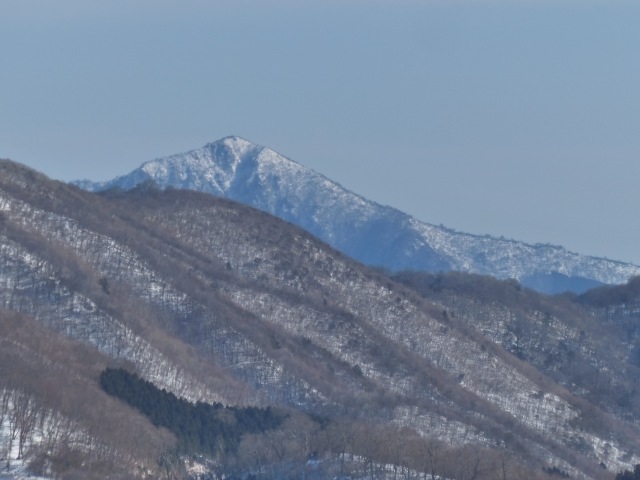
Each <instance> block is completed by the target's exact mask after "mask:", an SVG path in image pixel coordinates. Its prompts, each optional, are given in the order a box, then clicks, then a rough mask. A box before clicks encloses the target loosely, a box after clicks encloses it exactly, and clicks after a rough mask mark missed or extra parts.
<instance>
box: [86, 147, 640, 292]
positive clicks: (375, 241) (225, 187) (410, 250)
mask: <svg viewBox="0 0 640 480" xmlns="http://www.w3.org/2000/svg"><path fill="white" fill-rule="evenodd" d="M149 180H152V181H153V182H155V184H157V185H158V186H159V187H162V188H166V187H172V188H178V189H191V190H198V191H202V192H208V193H211V194H214V195H218V196H222V197H226V198H229V199H232V200H236V201H239V202H241V203H244V204H247V205H250V206H253V207H256V208H258V209H261V210H264V211H266V212H269V213H272V214H274V215H276V216H278V217H280V218H283V219H285V220H287V221H289V222H291V223H294V224H296V225H299V226H301V227H303V228H305V229H306V230H308V231H309V232H311V233H313V234H314V235H316V236H317V237H319V238H321V239H322V240H324V241H326V242H327V243H329V244H330V245H332V246H333V247H335V248H337V249H338V250H340V251H342V252H343V253H345V254H346V255H349V256H351V257H353V258H356V259H357V260H359V261H361V262H363V263H365V264H368V265H373V266H383V267H386V268H388V269H391V270H404V269H414V270H427V271H448V270H456V271H463V272H473V273H480V274H487V275H493V276H495V277H498V278H514V279H517V280H519V281H520V282H522V283H523V284H525V285H527V286H531V287H532V288H536V289H538V290H540V291H546V292H551V293H554V292H557V291H563V290H574V291H583V290H585V289H587V288H590V287H593V286H596V285H598V284H600V283H607V284H615V283H624V282H625V281H626V280H627V279H628V278H629V277H630V276H633V275H638V274H640V267H638V266H635V265H631V264H627V263H622V262H616V261H612V260H608V259H603V258H595V257H588V256H584V255H579V254H577V253H572V252H569V251H567V250H565V249H564V248H562V247H558V246H552V245H529V244H526V243H523V242H517V241H512V240H506V239H504V238H496V237H491V236H476V235H471V234H467V233H461V232H456V231H453V230H451V229H447V228H444V227H441V226H434V225H430V224H427V223H423V222H420V221H419V220H417V219H415V218H413V217H411V216H409V215H407V214H405V213H403V212H401V211H399V210H396V209H393V208H390V207H387V206H382V205H379V204H377V203H375V202H373V201H370V200H367V199H365V198H363V197H361V196H359V195H357V194H355V193H353V192H350V191H349V190H347V189H345V188H344V187H342V186H341V185H339V184H337V183H336V182H333V181H331V180H329V179H328V178H326V177H324V176H322V175H320V174H319V173H317V172H315V171H313V170H311V169H308V168H305V167H303V166H302V165H300V164H298V163H296V162H294V161H292V160H290V159H288V158H286V157H283V156H282V155H279V154H278V153H276V152H275V151H273V150H271V149H269V148H266V147H262V146H258V145H255V144H252V143H250V142H248V141H247V140H244V139H242V138H239V137H227V138H223V139H222V140H219V141H217V142H214V143H210V144H208V145H205V146H204V147H202V148H200V149H197V150H192V151H190V152H186V153H182V154H178V155H172V156H170V157H166V158H162V159H157V160H153V161H151V162H147V163H145V164H144V165H142V166H141V167H140V168H138V169H136V170H134V171H133V172H131V173H129V174H127V175H124V176H121V177H118V178H116V179H114V180H111V181H108V182H103V183H92V182H90V181H80V182H76V184H77V185H79V186H81V187H83V188H85V189H88V190H92V191H100V190H105V189H109V188H113V187H118V188H122V189H130V188H133V187H135V186H136V185H138V184H140V183H142V182H145V181H149Z"/></svg>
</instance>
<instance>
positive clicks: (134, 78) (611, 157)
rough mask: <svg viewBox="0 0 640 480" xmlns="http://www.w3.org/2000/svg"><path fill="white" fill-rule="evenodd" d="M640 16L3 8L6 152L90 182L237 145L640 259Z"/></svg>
mask: <svg viewBox="0 0 640 480" xmlns="http://www.w3.org/2000/svg"><path fill="white" fill-rule="evenodd" d="M639 20H640V5H639V4H637V3H635V4H634V3H632V2H622V1H620V2H596V1H594V2H586V3H579V2H573V1H560V2H554V3H551V2H536V3H534V2H528V1H518V2H513V1H512V2H507V1H499V0H496V1H492V2H482V3H480V4H477V3H475V2H474V4H472V3H471V2H470V1H458V2H453V3H445V2H436V1H433V2H412V1H404V2H387V1H378V2H374V3H364V2H360V1H351V2H349V1H347V2H305V3H304V4H300V3H294V2H287V1H275V0H268V1H264V2H253V1H236V2H230V1H218V2H202V1H198V0H189V1H186V2H180V3H177V2H176V3H174V2H169V1H162V2H153V3H152V2H149V1H147V0H143V1H139V2H124V1H120V0H118V1H102V0H100V1H96V2H92V4H91V5H85V4H84V3H83V2H79V1H67V0H63V1H61V2H56V3H55V5H54V4H50V3H49V2H46V1H44V0H36V1H31V0H26V1H17V0H7V1H4V2H2V3H1V4H0V40H1V41H2V44H3V45H5V49H4V50H5V51H4V52H3V53H4V55H3V58H2V62H3V63H2V65H3V78H2V80H1V81H0V82H1V83H0V84H1V85H2V86H3V88H2V93H0V107H1V108H2V112H3V115H2V120H0V157H5V158H10V159H12V160H15V161H18V162H20V163H24V164H26V165H28V166H30V167H33V168H35V169H37V170H40V171H42V172H43V173H45V174H47V175H49V176H50V177H52V178H56V179H60V180H64V181H70V180H75V179H82V178H88V179H91V180H106V179H110V178H112V177H115V176H117V175H122V174H125V173H128V172H129V171H131V170H133V169H135V168H137V167H138V166H140V164H142V163H143V162H146V161H149V160H153V159H154V158H159V157H163V156H168V155H171V154H175V153H181V152H184V151H187V150H192V149H195V148H199V147H201V146H203V145H204V144H206V143H209V142H212V141H215V140H218V139H220V138H222V137H224V136H227V135H238V136H241V137H243V138H246V139H247V140H249V141H252V142H255V143H258V144H260V145H264V146H267V147H270V148H272V149H274V150H276V151H278V152H279V153H281V154H283V155H285V156H287V157H289V158H291V159H293V160H295V161H296V162H298V163H301V164H303V165H305V166H307V167H309V168H312V169H314V170H316V171H317V172H319V173H321V174H323V175H325V176H327V177H329V178H330V179H332V180H335V181H337V182H339V183H341V184H342V185H343V186H344V187H345V188H347V189H349V190H352V191H354V192H356V193H359V194H361V195H363V196H365V197H367V198H369V199H371V200H374V201H376V202H378V203H382V204H387V205H390V206H393V207H395V208H398V209H400V210H403V211H405V212H407V213H409V214H411V215H413V216H415V217H416V218H418V219H419V220H422V221H425V222H428V223H433V224H443V225H445V226H447V227H450V228H453V229H456V230H459V231H464V232H468V233H474V234H491V235H494V236H505V237H507V238H513V239H516V240H521V241H525V242H527V243H538V242H541V243H552V244H558V245H562V246H563V247H565V248H567V249H569V250H572V251H576V252H579V253H583V254H587V255H594V256H601V257H608V258H612V259H616V260H621V261H629V262H633V263H635V264H640V251H638V248H637V247H636V245H639V244H640V225H639V224H638V223H637V222H635V221H634V220H635V217H634V212H633V210H632V209H633V208H634V206H635V204H636V197H637V195H638V194H637V193H636V192H637V188H636V179H637V178H638V177H639V174H640V162H638V157H639V155H638V154H639V153H640V137H639V136H638V134H637V132H638V131H640V89H639V88H638V85H640V52H639V51H638V48H637V45H639V44H640V31H639V30H638V29H637V25H638V24H639V23H640V22H639Z"/></svg>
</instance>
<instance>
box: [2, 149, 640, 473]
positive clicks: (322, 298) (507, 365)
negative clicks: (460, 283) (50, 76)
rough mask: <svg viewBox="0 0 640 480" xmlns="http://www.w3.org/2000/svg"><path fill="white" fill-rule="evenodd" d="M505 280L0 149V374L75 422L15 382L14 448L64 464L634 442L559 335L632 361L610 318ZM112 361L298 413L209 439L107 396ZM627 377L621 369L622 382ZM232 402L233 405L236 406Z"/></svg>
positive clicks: (50, 468)
mask: <svg viewBox="0 0 640 480" xmlns="http://www.w3.org/2000/svg"><path fill="white" fill-rule="evenodd" d="M463 278H470V277H464V276H463ZM398 280H401V281H402V282H404V283H406V285H404V284H403V283H402V282H400V281H398ZM494 281H495V280H494ZM481 283H482V282H481ZM486 285H489V286H491V285H492V284H490V283H488V284H486ZM500 285H502V284H500ZM504 285H506V287H505V288H506V293H505V296H504V298H502V297H498V296H495V295H494V294H493V293H491V292H483V291H482V288H480V289H479V290H477V291H469V292H465V293H464V295H462V294H457V295H458V296H457V297H456V300H455V301H452V300H451V299H450V298H446V297H445V296H444V295H443V294H442V292H443V290H440V291H437V289H435V290H434V289H433V288H432V289H431V291H428V289H427V290H425V289H422V290H421V289H420V288H419V284H418V283H417V282H413V283H411V282H408V281H407V280H406V279H404V278H399V279H397V280H394V279H391V278H389V277H388V276H386V275H385V274H383V273H381V272H379V271H375V270H371V269H369V268H367V267H365V266H363V265H361V264H359V263H357V262H355V261H353V260H351V259H349V258H347V257H345V256H344V255H342V254H340V253H338V252H337V251H336V250H334V249H332V248H331V247H329V246H328V245H326V244H324V243H322V242H321V241H319V240H317V239H316V238H314V237H313V236H311V235H310V234H309V233H307V232H305V231H304V230H301V229H299V228H297V227H295V226H293V225H291V224H289V223H286V222H283V221H282V220H280V219H278V218H276V217H273V216H271V215H270V214H267V213H264V212H262V211H259V210H255V209H252V208H249V207H247V206H244V205H241V204H239V203H235V202H232V201H229V200H224V199H221V198H215V197H213V196H211V195H206V194H202V193H197V192H189V191H178V190H166V191H160V190H156V189H154V188H149V187H148V186H147V187H144V188H138V189H134V190H132V191H130V192H123V191H117V190H112V191H109V192H105V193H103V194H101V195H96V194H92V193H88V192H85V191H82V190H80V189H77V188H75V187H73V186H70V185H66V184H63V183H59V182H54V181H51V180H49V179H47V178H46V177H44V176H43V175H41V174H39V173H37V172H34V171H32V170H30V169H28V168H26V167H23V166H20V165H17V164H15V163H12V162H9V161H3V162H1V163H0V307H1V308H2V309H3V310H1V311H0V322H1V324H0V325H1V326H2V328H1V329H0V335H1V336H0V355H2V356H3V358H7V359H9V358H11V360H7V361H6V362H5V361H3V363H2V364H1V365H2V368H4V369H7V365H14V364H15V365H17V367H16V368H19V369H21V371H24V372H25V373H24V374H17V375H9V376H5V375H2V376H0V394H3V395H6V398H14V397H11V395H23V394H25V393H26V394H29V395H31V397H29V398H33V403H28V402H27V405H33V406H34V408H33V409H27V410H28V411H31V410H34V411H36V412H43V411H47V412H50V413H48V416H46V417H45V416H42V415H41V416H40V417H37V418H40V419H44V418H47V419H53V418H60V419H61V422H63V423H62V425H63V426H62V427H60V429H59V430H60V432H61V433H60V435H61V436H63V437H64V435H66V438H73V439H74V443H69V442H70V441H67V442H66V443H65V442H64V441H62V440H58V439H59V438H60V437H59V436H54V437H53V438H54V440H52V442H53V443H52V444H51V445H48V444H44V443H43V442H44V439H45V438H46V437H45V435H43V433H42V432H43V431H45V430H47V428H48V427H49V425H51V424H52V421H51V420H41V421H40V423H38V425H39V426H38V428H31V429H30V428H24V429H21V428H18V427H16V428H15V435H13V436H12V435H11V431H12V430H11V427H10V425H11V424H15V425H17V423H15V422H14V423H10V421H9V419H10V418H19V415H18V414H17V413H16V412H18V411H19V410H18V408H17V407H18V405H19V402H18V401H14V400H8V401H7V402H6V403H5V404H4V406H2V405H0V406H2V409H1V410H2V412H4V413H3V414H4V416H0V420H1V422H0V424H1V428H0V447H1V449H0V456H2V458H4V459H8V460H9V461H10V463H13V464H14V465H18V464H19V465H22V466H23V468H26V467H27V466H28V467H29V468H30V469H31V471H33V472H35V473H37V474H39V475H43V476H55V475H58V476H61V477H65V476H67V478H74V477H72V475H85V477H86V476H88V475H89V474H91V473H93V474H95V475H96V478H104V475H106V473H105V472H109V474H110V475H112V476H114V477H113V478H117V476H118V475H121V476H122V478H130V477H140V478H144V477H145V476H150V477H152V478H158V477H165V478H173V477H172V475H173V476H178V477H182V478H188V477H189V475H191V476H194V475H195V474H196V472H201V473H202V472H205V471H208V472H210V473H211V474H212V475H213V474H216V475H227V476H229V475H232V474H233V475H243V474H245V475H246V474H248V473H252V474H254V475H258V476H262V478H287V477H295V478H301V477H302V476H303V475H311V473H313V474H314V475H316V477H317V478H335V477H336V476H341V475H342V476H345V475H348V476H350V477H351V478H362V477H365V476H366V477H367V478H371V477H374V478H385V476H384V475H385V474H388V475H391V473H390V472H394V471H395V472H396V475H397V474H400V473H399V472H401V471H402V472H403V473H404V474H405V476H408V475H418V474H421V475H422V474H424V475H427V474H430V475H434V476H436V475H440V476H443V477H446V478H449V479H455V480H470V479H472V478H475V479H480V478H536V476H539V477H541V478H543V477H544V476H545V475H546V474H545V472H551V473H553V472H566V473H567V474H569V475H571V476H572V478H593V479H596V478H598V479H599V478H612V477H613V472H616V471H619V470H621V469H623V468H631V467H632V466H633V465H634V464H635V463H640V458H639V457H638V454H637V452H639V451H640V432H639V430H638V426H637V418H638V416H637V414H636V411H635V408H632V407H630V406H629V405H627V406H625V405H624V402H620V401H619V400H618V398H617V397H615V396H607V395H602V394H599V393H598V392H596V391H593V389H590V388H589V387H590V385H589V383H588V381H587V380H586V377H585V378H582V377H581V376H580V375H581V373H582V371H581V370H579V369H577V370H574V369H571V368H565V364H564V362H563V360H562V358H561V355H563V354H564V353H563V352H564V350H563V347H562V345H561V341H564V342H565V343H568V344H569V348H571V349H573V350H575V353H574V357H573V358H574V359H575V362H576V365H577V364H578V362H581V363H582V362H583V363H584V365H585V367H584V368H592V367H593V368H603V369H605V368H606V369H611V370H613V369H615V368H619V367H620V366H621V365H626V363H625V362H626V359H625V357H624V354H623V353H619V354H618V353H617V354H616V355H610V351H606V349H605V348H604V347H603V348H600V347H599V345H597V342H605V341H607V339H609V338H611V339H613V338H614V337H615V336H614V335H611V336H609V337H606V336H604V337H603V336H600V333H601V332H600V330H599V323H598V322H599V318H598V317H597V316H595V314H594V315H592V316H591V317H590V316H589V315H588V314H587V313H585V312H590V310H587V309H585V307H584V306H582V305H581V304H579V303H576V302H573V303H570V304H569V305H568V306H566V305H565V303H554V302H568V301H569V300H567V299H562V300H554V299H552V298H550V297H542V296H537V297H535V298H534V300H530V299H529V297H528V296H527V295H529V294H528V293H527V292H526V291H525V292H524V293H523V292H522V291H521V290H518V289H517V288H516V287H515V286H513V284H511V283H506V284H504ZM483 288H484V287H483ZM509 288H514V291H513V292H511V291H510V290H509ZM523 302H524V303H523ZM526 302H529V303H526ZM531 302H533V306H532V305H530V303H531ZM535 302H539V304H540V305H538V304H536V303H535ZM545 302H549V306H548V309H547V310H548V313H549V315H550V317H549V319H545V318H546V317H544V314H545V313H546V312H547V310H544V309H543V307H544V308H547V307H546V306H545V305H546V304H545ZM473 305H477V306H478V309H477V312H476V309H475V308H474V307H473ZM489 307H490V308H489ZM571 309H575V310H576V312H579V313H576V314H575V316H572V315H569V314H566V315H565V313H564V312H565V310H567V311H568V310H571ZM538 310H540V313H537V312H538ZM520 312H524V314H523V315H524V317H523V320H522V322H521V323H522V324H523V325H522V326H521V327H518V328H525V330H526V328H527V327H526V325H525V324H526V322H529V321H530V320H531V319H538V318H539V317H540V316H541V315H542V316H541V317H540V318H541V320H540V321H539V322H537V323H535V325H534V326H535V329H536V330H535V332H536V333H535V335H534V336H533V338H534V339H535V342H533V343H527V341H528V340H529V336H528V335H527V334H526V332H525V333H524V334H522V335H521V336H520V337H518V336H517V335H515V333H513V330H514V329H515V327H512V325H511V323H510V319H511V318H515V317H518V315H520ZM518 318H519V317H518ZM17 324H20V325H22V326H24V328H27V327H28V328H29V332H31V333H29V334H28V335H27V334H22V333H20V330H19V329H17V327H16V325H17ZM21 328H23V327H21ZM514 336H515V337H516V338H517V339H518V340H517V341H516V342H515V343H514V342H511V341H509V339H511V338H512V337H514ZM580 339H582V340H580ZM552 340H553V341H552ZM579 340H580V341H579ZM554 342H555V343H554ZM571 342H573V343H571ZM58 344H59V345H60V346H59V347H58V346H57V345H58ZM514 345H516V347H517V348H516V347H514ZM610 347H611V348H614V347H615V348H617V347H616V346H614V345H610ZM547 357H549V358H550V359H551V360H550V361H549V362H547V361H546V359H547ZM14 358H15V359H18V358H20V359H21V360H19V362H18V360H15V361H14V360H13V359H14ZM14 362H15V363H14ZM106 367H124V368H125V369H126V370H128V371H130V372H132V373H135V374H137V375H139V377H140V378H141V379H144V380H145V381H149V382H152V383H153V384H154V385H156V386H157V387H158V388H159V389H165V390H166V391H167V392H171V393H172V394H174V395H175V396H177V397H179V398H184V399H186V400H189V401H192V402H196V401H200V402H207V403H210V404H214V403H216V402H220V403H221V404H224V405H227V406H237V407H243V406H257V407H266V406H271V407H273V408H277V409H280V410H279V411H280V412H283V413H282V415H283V418H285V419H286V420H284V421H283V423H282V425H280V426H278V427H277V428H275V429H272V430H268V431H264V432H255V433H251V434H245V435H243V436H242V439H241V440H240V442H239V444H238V445H237V446H236V447H234V448H233V449H223V448H221V449H220V451H219V452H218V453H217V454H215V455H213V456H212V454H211V453H209V454H208V455H209V456H208V457H207V458H205V459H204V460H203V457H202V456H198V455H195V454H194V452H192V451H190V450H188V449H186V448H185V447H184V445H182V446H181V444H180V441H181V440H180V439H181V438H182V437H181V436H180V435H174V434H172V433H171V432H168V431H166V430H164V429H162V428H159V427H158V426H153V424H152V422H151V421H150V420H149V418H148V417H146V416H145V415H144V414H143V410H136V409H135V408H132V407H130V406H127V405H125V403H123V402H121V401H118V400H116V399H115V398H114V397H108V396H106V395H105V393H104V392H103V391H102V390H100V388H99V378H100V373H101V372H102V371H103V370H104V368H106ZM30 369H31V370H30ZM9 370H11V371H12V372H13V371H14V370H13V367H9ZM35 371H37V372H38V375H36V374H35V373H31V372H35ZM603 371H605V372H608V371H609V370H603ZM48 372H65V374H64V375H63V376H64V377H65V378H66V377H68V378H69V379H71V380H69V381H73V382H76V384H77V385H84V386H85V387H84V390H83V392H82V394H83V395H84V396H83V397H82V398H83V405H93V406H95V408H96V409H99V411H100V413H101V415H102V416H103V417H102V418H101V422H102V423H103V424H105V425H108V429H107V430H108V431H103V430H101V429H100V428H97V427H96V426H95V425H94V424H93V423H92V419H91V414H90V412H91V411H89V412H86V413H82V412H83V410H82V409H80V408H74V407H73V402H72V400H66V399H65V398H66V397H65V395H67V396H68V395H69V392H74V391H77V389H78V388H80V387H79V386H72V387H69V388H67V387H66V386H65V385H66V384H65V383H64V382H63V381H61V380H60V381H58V380H57V379H58V378H59V377H58V376H56V375H59V376H60V375H62V374H59V373H48ZM627 380H628V372H626V373H620V374H618V373H617V372H616V373H615V375H614V376H613V377H612V380H611V382H613V383H612V384H614V385H619V384H622V383H623V382H626V381H627ZM3 392H4V393H3ZM7 392H8V393H7ZM71 396H72V397H74V398H75V396H74V395H71ZM85 397H86V399H85ZM15 398H17V397H15ZM30 401H31V400H30ZM631 403H633V402H631ZM36 405H37V408H36ZM40 405H43V406H42V407H40ZM102 405H105V406H104V407H103V406H102ZM84 408H86V407H84ZM203 408H204V407H203ZM221 415H222V414H221ZM230 415H231V414H227V415H226V416H225V415H222V417H221V418H222V419H223V420H224V419H226V420H224V421H225V422H227V423H228V425H231V426H232V424H233V422H232V420H231V419H230V417H229V416H230ZM154 418H155V417H154ZM130 419H131V420H130ZM64 422H67V423H64ZM229 422H231V423H229ZM67 424H69V425H73V428H71V426H69V427H66V426H65V425H67ZM25 425H26V424H25ZM229 428H231V427H229ZM20 432H22V436H23V440H22V443H23V445H22V450H21V451H18V450H17V449H16V447H15V445H16V443H15V438H18V437H20ZM66 432H82V434H73V435H72V434H70V433H66ZM154 432H155V433H154ZM63 433H64V435H63ZM131 436H134V437H135V438H138V439H139V440H138V441H139V442H140V443H141V445H139V446H138V447H139V448H138V449H130V448H129V447H128V446H127V445H128V443H127V442H128V441H129V439H130V438H131ZM11 438H13V440H10V439H11ZM147 439H149V440H147ZM98 445H99V446H100V448H97V447H96V446H98ZM176 445H177V446H176ZM194 459H195V460H198V462H200V465H197V468H196V466H194V464H193V462H194ZM310 460H313V461H310ZM92 462H99V469H98V466H96V464H95V463H92ZM11 468H15V467H11ZM123 469H126V470H127V472H126V473H122V470H123ZM394 469H395V470H394ZM10 471H12V470H10ZM74 472H76V473H74ZM77 472H81V473H77ZM95 472H100V473H95ZM385 472H386V473H385ZM101 475H102V477H101ZM194 478H195V477H194Z"/></svg>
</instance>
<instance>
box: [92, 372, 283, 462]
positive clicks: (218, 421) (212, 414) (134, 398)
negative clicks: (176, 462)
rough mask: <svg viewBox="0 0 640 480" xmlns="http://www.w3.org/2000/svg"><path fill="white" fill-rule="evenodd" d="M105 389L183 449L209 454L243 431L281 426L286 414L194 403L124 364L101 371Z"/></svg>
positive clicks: (230, 447)
mask: <svg viewBox="0 0 640 480" xmlns="http://www.w3.org/2000/svg"><path fill="white" fill-rule="evenodd" d="M100 386H101V387H102V389H103V390H104V391H105V392H106V393H108V394H109V395H112V396H114V397H117V398H119V399H121V400H123V401H125V402H127V403H128V404H129V405H131V406H132V407H134V408H136V409H137V410H139V411H140V412H141V413H143V414H144V415H145V416H146V417H148V418H149V420H150V421H151V422H152V423H153V424H154V425H156V426H158V427H165V428H167V429H168V430H169V431H171V432H172V433H173V434H174V435H175V436H176V437H177V439H178V442H179V444H178V449H179V450H180V451H182V452H184V453H202V454H209V455H214V456H215V455H217V454H225V453H229V452H233V451H235V450H236V448H237V447H238V444H239V443H240V437H241V436H242V434H244V433H262V432H265V431H267V430H271V429H274V428H277V427H279V426H280V424H281V423H282V421H283V420H284V417H283V416H282V415H280V414H278V413H276V412H274V411H273V409H271V408H270V407H267V408H257V407H243V408H239V407H225V406H223V405H222V404H220V403H215V404H209V403H202V402H198V403H196V404H193V403H191V402H188V401H187V400H184V399H180V398H178V397H176V396H175V395H174V394H173V393H171V392H167V391H166V390H165V389H162V390H160V389H158V388H157V387H155V386H154V385H153V384H152V383H150V382H147V381H146V380H144V379H142V378H140V377H139V376H138V375H136V374H135V373H130V372H128V371H127V370H125V369H122V368H107V369H106V370H104V371H103V372H102V373H101V375H100Z"/></svg>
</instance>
